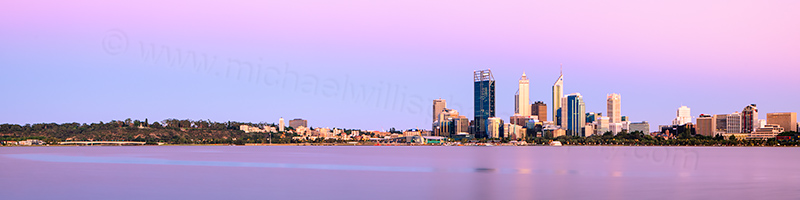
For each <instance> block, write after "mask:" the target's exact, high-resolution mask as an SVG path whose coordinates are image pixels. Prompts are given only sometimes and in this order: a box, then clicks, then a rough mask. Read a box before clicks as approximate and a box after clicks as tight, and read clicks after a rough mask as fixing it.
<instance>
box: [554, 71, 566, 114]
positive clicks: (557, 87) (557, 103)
mask: <svg viewBox="0 0 800 200" xmlns="http://www.w3.org/2000/svg"><path fill="white" fill-rule="evenodd" d="M563 96H564V73H563V72H562V73H561V75H560V76H559V77H558V80H556V83H555V84H553V104H552V105H553V121H554V122H556V125H559V126H563V125H562V124H561V121H563V120H561V118H560V114H561V106H562V103H561V98H562V97H563Z"/></svg>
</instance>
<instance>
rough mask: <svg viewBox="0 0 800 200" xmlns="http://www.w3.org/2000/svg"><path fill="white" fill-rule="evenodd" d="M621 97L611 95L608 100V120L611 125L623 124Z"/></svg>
mask: <svg viewBox="0 0 800 200" xmlns="http://www.w3.org/2000/svg"><path fill="white" fill-rule="evenodd" d="M621 101H622V100H621V97H620V96H619V94H609V95H608V99H607V100H606V105H607V109H608V113H606V115H608V119H609V120H610V121H609V122H611V123H620V122H622V109H621V108H620V106H621V104H622V103H621Z"/></svg>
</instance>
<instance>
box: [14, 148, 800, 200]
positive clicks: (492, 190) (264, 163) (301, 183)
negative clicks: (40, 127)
mask: <svg viewBox="0 0 800 200" xmlns="http://www.w3.org/2000/svg"><path fill="white" fill-rule="evenodd" d="M0 196H2V197H0V199H800V148H711V147H697V148H694V147H233V146H222V147H207V146H200V147H178V146H167V147H41V148H37V147H14V148H0Z"/></svg>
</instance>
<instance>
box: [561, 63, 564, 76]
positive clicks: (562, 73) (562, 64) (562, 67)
mask: <svg viewBox="0 0 800 200" xmlns="http://www.w3.org/2000/svg"><path fill="white" fill-rule="evenodd" d="M561 75H564V63H561Z"/></svg>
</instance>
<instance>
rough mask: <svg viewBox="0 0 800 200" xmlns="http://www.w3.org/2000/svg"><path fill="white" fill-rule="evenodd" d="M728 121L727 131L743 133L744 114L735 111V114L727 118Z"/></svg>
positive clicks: (729, 132)
mask: <svg viewBox="0 0 800 200" xmlns="http://www.w3.org/2000/svg"><path fill="white" fill-rule="evenodd" d="M725 121H726V122H727V128H726V129H727V131H726V132H727V133H728V134H735V133H742V114H741V113H739V112H734V113H733V114H730V115H728V119H727V120H725Z"/></svg>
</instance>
